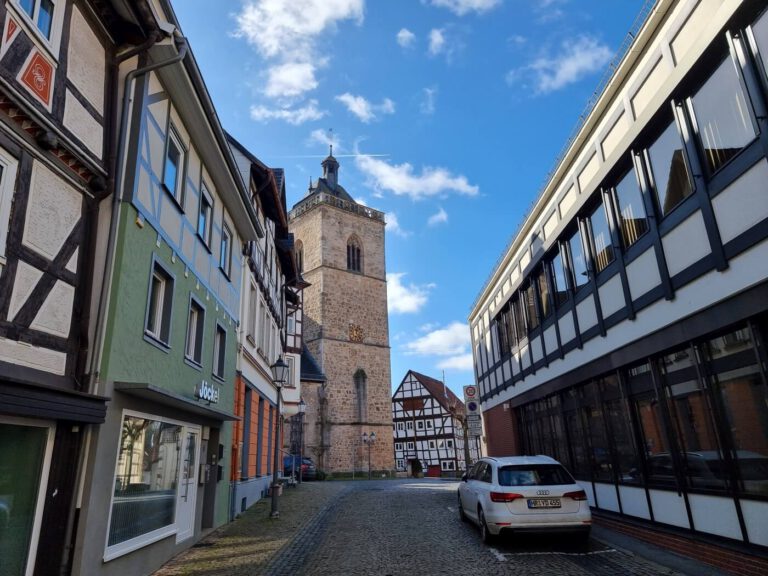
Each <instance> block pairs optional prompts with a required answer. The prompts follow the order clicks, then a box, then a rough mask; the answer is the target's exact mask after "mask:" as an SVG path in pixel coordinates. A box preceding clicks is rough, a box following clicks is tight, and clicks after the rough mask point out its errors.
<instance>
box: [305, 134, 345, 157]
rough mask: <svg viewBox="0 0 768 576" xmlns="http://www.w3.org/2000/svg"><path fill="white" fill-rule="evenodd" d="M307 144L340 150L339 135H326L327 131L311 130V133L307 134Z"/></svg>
mask: <svg viewBox="0 0 768 576" xmlns="http://www.w3.org/2000/svg"><path fill="white" fill-rule="evenodd" d="M309 144H310V145H311V144H323V145H324V146H326V147H327V146H333V147H334V148H336V150H337V151H340V150H342V146H341V139H340V138H339V135H338V134H336V133H334V132H331V133H330V134H328V132H327V131H325V130H322V129H320V128H317V129H316V130H312V132H310V133H309Z"/></svg>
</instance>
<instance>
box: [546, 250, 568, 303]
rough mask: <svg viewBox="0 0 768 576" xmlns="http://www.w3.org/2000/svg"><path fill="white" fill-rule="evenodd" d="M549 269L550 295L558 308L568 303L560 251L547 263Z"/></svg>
mask: <svg viewBox="0 0 768 576" xmlns="http://www.w3.org/2000/svg"><path fill="white" fill-rule="evenodd" d="M549 268H550V271H551V272H552V281H553V282H554V286H553V287H552V294H553V295H554V300H555V305H556V306H558V307H560V306H562V305H563V304H565V303H566V302H567V301H568V285H567V284H566V282H565V268H563V258H562V256H561V254H560V251H559V250H557V251H556V252H555V254H554V256H553V257H552V260H550V262H549Z"/></svg>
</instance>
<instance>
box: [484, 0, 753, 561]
mask: <svg viewBox="0 0 768 576" xmlns="http://www.w3.org/2000/svg"><path fill="white" fill-rule="evenodd" d="M645 6H646V8H647V10H646V11H645V12H644V13H643V14H642V15H641V16H642V17H641V18H640V19H639V20H638V22H639V25H638V26H637V27H636V28H635V29H633V30H632V32H631V34H630V35H629V37H628V39H627V41H626V43H625V45H624V50H623V51H622V52H621V54H619V56H618V57H617V60H616V61H615V62H614V63H613V68H612V70H613V74H612V76H611V77H610V78H609V80H608V81H607V82H606V83H605V84H604V85H603V86H601V90H600V91H599V92H598V93H596V98H595V99H594V102H593V105H592V107H591V110H590V111H589V112H588V113H587V114H585V116H584V121H583V123H582V124H581V126H580V127H579V128H578V131H577V132H576V133H575V137H574V138H573V139H572V140H571V141H570V142H569V144H568V147H567V149H566V151H565V153H564V155H563V156H562V158H560V159H559V160H558V162H557V164H556V167H555V170H554V171H553V173H552V175H551V177H550V179H549V181H548V183H547V184H546V186H545V188H544V189H543V191H542V192H541V193H540V195H539V197H538V199H537V200H536V202H535V204H534V206H533V208H532V210H531V212H530V213H529V214H528V216H527V218H526V219H525V221H524V222H523V223H522V225H521V227H520V229H519V230H518V231H517V232H516V233H515V235H514V237H513V238H512V240H511V242H510V244H509V246H508V248H507V249H506V251H505V253H504V255H503V257H502V260H501V261H500V264H499V265H498V267H496V268H495V269H494V270H493V272H492V276H491V278H490V280H489V281H488V283H487V284H486V285H485V287H484V288H483V289H482V292H481V294H480V296H479V298H478V300H477V302H476V303H475V305H474V307H473V310H472V312H471V315H470V318H469V322H470V327H471V333H472V342H473V349H474V363H475V371H476V378H477V383H478V385H479V388H480V392H481V399H482V404H483V409H484V417H485V422H486V434H487V437H488V447H489V452H490V453H491V454H494V455H510V454H548V455H550V456H553V457H555V458H557V459H558V460H560V461H562V462H564V463H565V464H566V465H567V466H568V467H569V468H570V469H571V471H572V472H573V473H574V475H575V476H576V478H577V479H578V480H579V481H580V483H581V484H582V486H583V487H584V489H585V490H586V491H587V493H588V495H589V500H590V505H592V506H593V507H594V508H595V509H596V510H598V511H600V512H604V513H606V514H615V515H617V516H618V517H619V518H621V519H623V520H625V521H630V520H631V521H632V522H633V523H635V524H638V523H639V524H641V525H643V526H646V527H649V528H651V529H653V528H656V527H659V528H663V529H664V530H667V531H675V532H677V533H678V534H679V535H681V536H683V537H695V538H696V539H697V540H705V541H706V542H708V543H710V544H716V543H721V542H726V543H727V544H728V545H729V546H731V545H734V544H738V545H740V546H741V547H742V548H741V549H742V550H743V549H745V548H748V547H759V548H760V550H761V551H762V553H764V552H765V547H767V546H768V530H767V529H766V528H767V527H768V524H767V523H766V518H768V372H767V371H766V366H768V356H766V345H765V343H766V339H767V338H768V194H767V193H766V180H768V120H767V118H768V114H767V113H766V110H768V12H766V10H765V8H766V4H765V2H752V1H746V0H745V1H738V0H658V1H657V2H655V3H650V2H648V3H646V5H645Z"/></svg>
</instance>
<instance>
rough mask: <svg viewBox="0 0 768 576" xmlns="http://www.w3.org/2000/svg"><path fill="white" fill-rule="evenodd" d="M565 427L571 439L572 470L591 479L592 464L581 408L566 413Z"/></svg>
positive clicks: (576, 474) (577, 475) (583, 478)
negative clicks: (588, 452)
mask: <svg viewBox="0 0 768 576" xmlns="http://www.w3.org/2000/svg"><path fill="white" fill-rule="evenodd" d="M565 427H566V430H567V431H568V437H569V438H570V441H571V443H570V447H571V472H572V473H573V475H574V476H575V477H576V478H579V479H581V480H590V479H591V472H590V468H591V466H590V461H589V456H588V454H587V439H586V436H585V435H584V425H583V422H582V419H581V411H580V410H570V411H568V412H566V413H565Z"/></svg>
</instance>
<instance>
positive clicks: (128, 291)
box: [101, 204, 237, 526]
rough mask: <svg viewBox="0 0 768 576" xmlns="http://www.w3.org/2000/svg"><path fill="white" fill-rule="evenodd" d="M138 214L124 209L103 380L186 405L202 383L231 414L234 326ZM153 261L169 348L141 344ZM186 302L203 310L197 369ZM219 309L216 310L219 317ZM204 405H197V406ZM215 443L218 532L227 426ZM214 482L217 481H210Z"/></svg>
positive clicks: (223, 513) (225, 493) (225, 485)
mask: <svg viewBox="0 0 768 576" xmlns="http://www.w3.org/2000/svg"><path fill="white" fill-rule="evenodd" d="M138 218H139V213H138V212H137V210H136V209H135V208H134V207H133V206H131V205H130V204H123V210H122V212H121V219H120V224H119V232H118V243H117V251H116V260H115V275H114V280H113V283H112V291H111V295H110V308H109V314H108V325H107V331H106V339H105V347H104V356H103V362H102V372H101V379H102V380H103V381H110V382H137V383H149V384H153V385H154V386H159V387H162V388H164V389H166V390H169V391H171V392H173V393H174V394H177V395H180V396H183V397H185V398H187V399H189V400H190V401H192V402H199V401H198V400H197V399H196V398H195V387H196V385H197V384H199V383H200V382H201V381H202V380H206V381H208V382H209V383H212V384H215V385H216V386H217V387H218V388H219V391H220V392H219V394H220V395H219V401H218V404H216V405H215V406H216V408H217V409H219V410H223V411H226V412H232V409H233V406H234V396H235V395H234V383H235V370H236V362H237V333H236V329H237V322H236V319H234V318H232V317H231V316H229V314H227V313H226V312H225V311H224V308H223V307H222V306H221V305H219V304H217V300H216V298H215V296H214V295H213V294H210V293H209V292H208V290H207V289H206V288H205V287H204V286H203V285H202V283H200V282H199V281H198V280H197V278H196V276H195V274H194V273H193V271H192V270H191V269H188V268H187V266H186V265H185V264H184V262H182V260H181V259H180V258H179V257H178V256H174V254H173V251H172V249H171V247H170V246H168V244H167V243H166V242H164V241H162V240H161V241H160V242H159V246H158V238H159V236H158V233H157V231H156V230H155V229H154V228H153V227H152V226H151V225H149V223H148V222H146V221H143V226H140V225H138V224H137V222H138ZM153 259H157V260H158V261H159V262H160V263H161V264H162V265H163V267H164V268H165V269H166V270H167V271H169V272H170V273H171V274H172V275H173V276H174V286H173V308H172V313H171V330H170V338H169V342H168V344H169V347H168V348H164V347H160V346H158V345H156V344H154V343H152V341H151V339H149V338H148V337H145V334H144V327H145V318H146V313H147V302H148V293H149V282H150V276H151V273H152V269H153ZM233 265H234V263H233ZM190 294H193V295H194V296H196V297H197V299H198V301H199V302H200V303H201V304H202V305H203V306H204V308H205V322H204V333H203V334H204V337H203V351H202V362H201V367H200V368H197V367H195V366H193V365H191V364H190V363H189V362H187V361H186V360H185V358H184V348H185V340H186V333H187V321H188V314H189V305H190ZM217 308H218V309H217ZM217 321H218V323H219V324H220V325H221V326H222V327H223V328H224V329H225V330H226V334H227V337H226V356H225V371H224V378H223V381H222V380H220V379H217V378H215V377H214V376H213V349H214V334H215V330H216V322H217ZM200 402H202V401H200ZM219 443H220V444H223V445H224V446H225V447H227V448H226V449H225V458H224V459H223V460H222V461H221V464H222V465H223V467H224V470H223V474H222V480H221V481H220V482H218V486H217V489H216V512H215V525H217V526H218V525H221V524H224V523H225V522H226V521H227V517H228V501H229V482H228V479H229V467H230V458H229V457H228V455H229V449H228V447H229V446H230V445H231V443H232V425H231V423H229V422H224V423H222V427H221V436H220V438H219ZM212 479H213V481H215V473H213V474H212Z"/></svg>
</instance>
